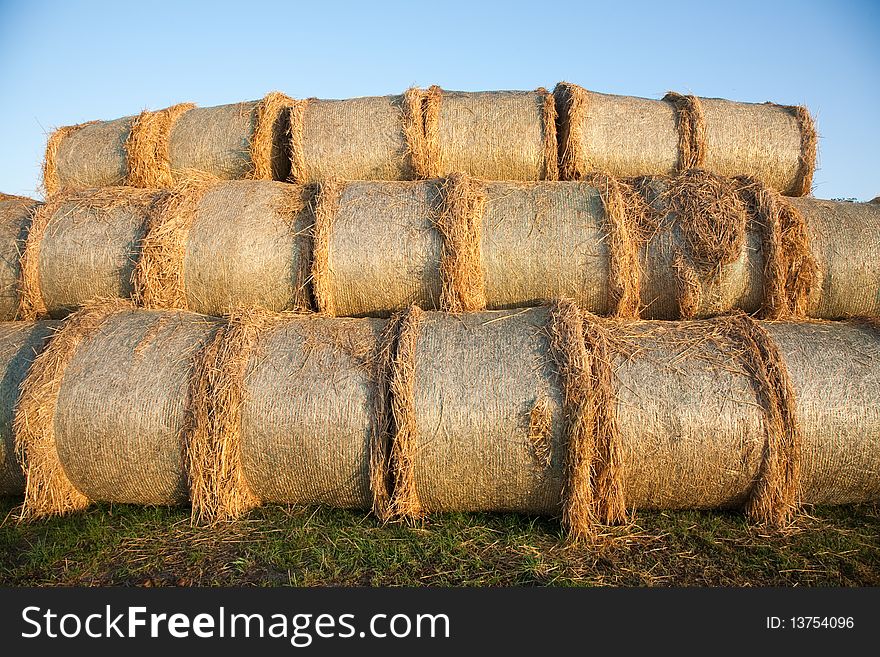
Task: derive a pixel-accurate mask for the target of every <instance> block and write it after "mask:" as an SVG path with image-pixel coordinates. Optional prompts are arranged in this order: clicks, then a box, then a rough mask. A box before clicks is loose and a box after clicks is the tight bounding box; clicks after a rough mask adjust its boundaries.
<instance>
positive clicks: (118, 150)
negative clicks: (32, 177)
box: [43, 116, 137, 196]
mask: <svg viewBox="0 0 880 657" xmlns="http://www.w3.org/2000/svg"><path fill="white" fill-rule="evenodd" d="M136 120H137V117H135V116H126V117H123V118H121V119H115V120H113V121H93V122H91V123H88V124H83V125H81V126H65V127H63V128H59V129H58V130H56V131H55V132H54V133H53V134H52V135H50V137H49V142H48V145H47V146H46V160H45V162H44V165H43V187H45V189H46V194H47V195H49V196H52V195H53V194H56V193H57V192H59V191H62V190H75V189H87V188H90V187H112V186H119V185H125V182H126V177H127V176H128V151H127V150H126V143H127V141H128V137H129V135H130V134H131V128H132V126H133V125H134V122H135V121H136Z"/></svg>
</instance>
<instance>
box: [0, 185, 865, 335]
mask: <svg viewBox="0 0 880 657" xmlns="http://www.w3.org/2000/svg"><path fill="white" fill-rule="evenodd" d="M32 217H33V220H32ZM878 231H880V206H878V205H877V204H871V203H849V202H840V201H822V200H817V199H812V198H804V199H794V198H785V197H781V196H779V194H777V193H775V192H773V191H772V190H770V189H768V188H766V187H764V186H762V185H760V184H759V183H756V182H755V181H752V180H750V179H741V178H740V179H728V178H721V177H718V176H713V175H711V174H706V173H703V172H699V171H688V172H685V173H683V174H680V175H679V176H676V177H671V178H666V177H655V178H640V179H628V180H618V179H615V178H613V177H610V176H592V177H591V178H590V180H586V181H580V182H574V181H571V182H568V181H566V182H530V183H526V182H484V181H479V180H476V179H473V178H469V177H467V176H461V175H455V176H450V177H448V178H444V179H436V180H430V181H412V182H401V181H396V182H381V181H360V182H349V183H341V182H334V181H331V182H328V183H325V184H323V185H321V186H319V187H317V189H316V188H315V187H313V186H299V185H291V184H285V183H278V182H271V181H226V182H218V181H202V182H200V183H197V184H189V185H185V186H181V187H178V188H176V189H174V190H172V191H170V192H169V191H151V190H142V189H133V188H102V189H95V190H89V191H85V192H74V193H69V194H59V195H57V196H55V197H53V199H52V200H51V201H50V202H49V203H47V204H44V205H40V204H38V203H37V202H36V201H30V202H28V201H27V200H21V199H18V200H8V201H2V202H0V255H2V259H0V319H3V320H9V319H14V318H23V319H34V318H39V317H43V316H47V315H48V316H51V317H55V318H58V317H63V316H64V315H65V314H66V313H68V312H70V311H72V310H75V309H76V308H78V307H80V306H81V305H83V304H84V303H86V302H88V301H90V300H93V299H98V298H117V297H118V298H133V299H134V300H135V301H136V302H137V303H138V304H139V305H142V306H145V307H151V308H179V309H188V310H192V311H194V312H199V313H203V314H209V315H222V314H224V313H226V312H229V311H230V310H231V309H233V308H235V307H237V306H241V305H255V306H259V307H263V308H265V309H267V310H271V311H284V310H314V311H320V312H322V313H324V314H330V315H340V316H349V315H367V314H369V315H387V314H389V313H391V312H394V311H396V310H400V309H403V308H406V307H407V306H409V305H410V304H413V303H416V304H418V305H420V306H422V307H424V308H427V309H438V310H452V311H476V310H483V309H501V308H511V307H518V306H527V305H535V304H537V303H540V302H541V300H543V299H547V298H554V297H560V296H566V297H571V298H573V299H574V300H575V301H576V302H577V303H578V304H580V305H581V306H582V307H584V308H586V309H588V310H589V311H591V312H594V313H596V314H599V315H615V316H623V317H636V316H641V317H643V318H648V319H679V318H698V317H706V316H713V315H717V314H722V313H725V312H728V311H730V310H733V309H739V310H743V311H745V312H748V313H756V312H757V313H760V314H761V316H763V317H769V318H775V317H787V316H811V317H817V318H826V319H837V318H841V317H847V316H855V315H878V314H880V243H878V241H877V239H876V236H877V234H878ZM21 253H23V258H22V260H21V266H20V263H19V254H21Z"/></svg>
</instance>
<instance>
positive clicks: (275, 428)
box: [240, 317, 385, 509]
mask: <svg viewBox="0 0 880 657" xmlns="http://www.w3.org/2000/svg"><path fill="white" fill-rule="evenodd" d="M384 325H385V322H384V321H383V320H377V319H343V318H340V319H329V318H322V317H294V318H287V319H283V320H282V321H277V322H276V323H275V326H274V327H273V328H272V329H271V330H270V331H268V332H267V333H265V334H264V335H263V337H262V339H261V340H260V343H259V344H258V345H257V347H256V348H255V351H254V353H253V354H252V355H251V356H250V358H249V360H248V364H247V367H246V369H245V373H244V388H243V396H242V404H241V409H240V413H241V415H240V418H241V420H240V421H241V467H242V473H243V475H244V478H245V480H246V481H247V484H248V486H249V487H250V489H251V491H252V492H253V493H254V495H255V496H256V497H257V498H258V499H259V500H261V501H263V502H281V503H286V504H291V503H293V504H328V505H331V506H334V507H342V508H360V509H368V508H370V506H371V505H372V494H371V485H370V451H371V448H372V441H373V440H374V439H375V438H374V434H375V432H376V431H377V430H378V425H377V418H376V404H377V400H376V395H377V394H379V393H378V384H377V381H376V376H375V367H374V362H373V361H374V357H375V353H376V351H377V348H378V344H379V338H380V334H381V331H382V328H383V327H384Z"/></svg>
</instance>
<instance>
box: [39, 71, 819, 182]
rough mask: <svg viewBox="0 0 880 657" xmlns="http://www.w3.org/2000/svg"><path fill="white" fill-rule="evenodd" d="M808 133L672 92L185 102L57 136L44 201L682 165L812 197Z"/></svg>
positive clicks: (768, 114) (753, 108)
mask: <svg viewBox="0 0 880 657" xmlns="http://www.w3.org/2000/svg"><path fill="white" fill-rule="evenodd" d="M815 165H816V131H815V127H814V124H813V120H812V119H811V117H810V115H809V113H808V112H807V111H806V110H805V109H804V108H803V107H799V106H798V107H795V106H784V105H776V104H773V103H764V104H754V103H738V102H731V101H728V100H722V99H716V98H698V97H696V96H683V95H679V94H675V93H671V92H670V93H669V94H667V95H666V96H665V97H664V98H663V99H662V100H650V99H645V98H634V97H629V96H615V95H607V94H601V93H595V92H591V91H587V90H586V89H583V88H581V87H579V86H577V85H574V84H570V83H565V82H562V83H559V84H558V85H556V88H555V89H554V91H553V92H552V93H551V92H548V91H547V90H546V89H543V88H541V89H538V90H536V91H486V92H456V91H445V90H442V89H440V88H439V87H437V86H433V87H430V88H428V89H419V88H412V89H409V90H407V91H406V92H405V93H404V94H401V95H392V96H377V97H364V98H351V99H347V100H319V99H316V98H310V99H305V100H295V99H293V98H290V97H288V96H286V95H284V94H281V93H278V92H272V93H270V94H269V95H267V96H266V97H265V98H263V99H262V100H258V101H251V102H243V103H237V104H232V105H222V106H219V107H206V108H198V107H196V106H195V105H193V104H191V103H182V104H178V105H174V106H172V107H169V108H166V109H163V110H159V111H155V112H154V111H144V112H142V113H141V114H139V115H137V116H129V117H124V118H120V119H116V120H112V121H93V122H89V123H84V124H80V125H75V126H66V127H63V128H60V129H58V130H56V131H55V132H54V133H53V134H52V135H51V136H50V138H49V142H48V146H47V149H46V159H45V163H44V187H45V191H46V193H47V194H48V195H52V194H55V193H56V192H58V191H61V190H68V191H69V190H77V189H84V188H93V187H104V186H114V185H129V186H133V187H144V188H161V187H168V186H171V185H172V184H175V183H179V182H181V181H183V180H187V179H191V178H194V177H195V178H198V177H200V176H203V175H205V174H207V175H210V176H212V177H218V178H221V179H227V180H235V179H258V180H281V181H284V180H290V181H292V182H298V183H311V182H323V181H326V180H329V179H334V178H338V179H344V180H417V179H429V178H436V177H441V176H445V175H448V174H451V173H456V172H460V173H466V174H469V175H472V176H476V177H479V178H483V179H486V180H559V179H561V180H580V179H582V178H583V177H584V176H585V175H587V174H588V173H590V172H593V171H603V172H606V173H608V174H611V175H614V176H621V177H628V176H642V175H669V174H673V173H676V172H679V171H683V170H686V169H690V168H695V167H697V168H702V169H705V170H707V171H710V172H712V173H716V174H720V175H725V176H736V175H749V176H752V177H754V178H756V179H758V180H760V181H761V182H763V183H764V184H766V185H767V186H769V187H771V188H773V189H775V190H777V191H779V192H781V193H783V194H786V195H788V196H803V195H805V194H808V193H809V192H810V188H811V184H812V176H813V171H814V169H815Z"/></svg>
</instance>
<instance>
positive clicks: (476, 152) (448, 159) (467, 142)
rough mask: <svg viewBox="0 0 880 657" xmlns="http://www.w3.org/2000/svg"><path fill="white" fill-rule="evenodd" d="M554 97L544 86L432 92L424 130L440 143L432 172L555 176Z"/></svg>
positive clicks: (492, 176)
mask: <svg viewBox="0 0 880 657" xmlns="http://www.w3.org/2000/svg"><path fill="white" fill-rule="evenodd" d="M549 99H550V96H549V94H548V93H547V92H546V91H545V90H543V89H539V90H537V91H480V92H460V91H442V90H439V89H437V91H436V93H434V94H429V96H428V100H427V103H428V108H427V109H426V114H425V131H426V138H427V141H428V143H429V144H432V143H435V144H436V169H435V170H434V171H433V172H432V176H445V175H449V174H451V173H456V172H461V173H466V174H469V175H472V176H477V177H479V178H484V179H487V180H554V179H556V178H557V177H558V171H557V164H556V158H557V153H556V121H555V119H556V114H555V108H553V107H552V102H549V103H548V102H547V101H548V100H549ZM432 103H436V104H437V105H438V106H437V107H436V108H431V107H430V105H431V104H432Z"/></svg>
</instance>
